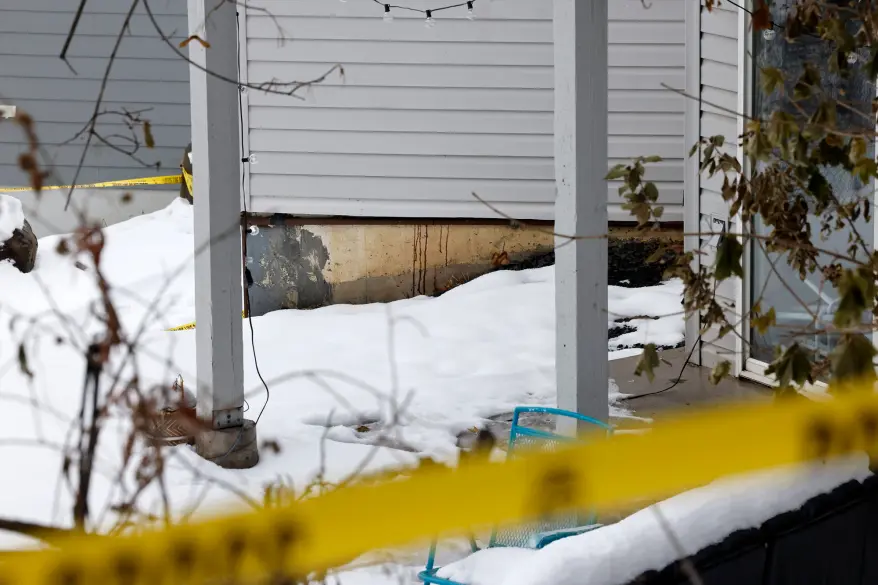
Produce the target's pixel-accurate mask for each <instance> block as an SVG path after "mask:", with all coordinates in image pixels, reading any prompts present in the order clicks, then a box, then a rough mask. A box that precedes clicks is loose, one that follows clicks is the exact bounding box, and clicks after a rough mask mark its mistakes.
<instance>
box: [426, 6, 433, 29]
mask: <svg viewBox="0 0 878 585" xmlns="http://www.w3.org/2000/svg"><path fill="white" fill-rule="evenodd" d="M424 26H425V27H427V28H433V27H434V26H436V21H435V20H434V19H433V11H432V10H428V11H427V20H426V21H424Z"/></svg>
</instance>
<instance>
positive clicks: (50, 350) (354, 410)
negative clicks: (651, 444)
mask: <svg viewBox="0 0 878 585" xmlns="http://www.w3.org/2000/svg"><path fill="white" fill-rule="evenodd" d="M0 199H2V197H0ZM4 225H5V224H4ZM0 235H2V234H0ZM105 237H106V241H107V245H106V249H105V251H104V254H103V259H102V262H101V269H102V271H103V273H104V274H105V275H106V277H107V279H108V280H109V281H110V283H111V284H112V285H113V289H112V295H113V299H114V301H115V304H116V307H117V309H118V311H119V314H120V318H121V322H122V325H123V327H124V330H125V331H126V332H127V334H128V335H130V336H132V337H134V336H136V335H137V336H138V339H139V342H138V348H139V349H138V353H137V356H136V359H135V360H134V363H133V364H132V363H129V364H127V365H123V364H122V362H121V360H120V359H119V357H120V356H115V357H114V359H113V360H112V361H111V365H110V367H109V368H108V370H109V371H110V372H111V373H113V374H115V373H116V372H117V371H122V372H123V373H124V374H125V375H127V376H132V375H133V374H134V373H135V371H136V374H137V377H138V380H139V383H140V386H141V388H142V389H154V390H155V392H156V393H161V392H164V391H167V390H168V389H169V388H170V387H171V385H172V384H173V382H174V380H175V379H176V378H177V376H178V375H182V377H183V379H184V380H185V381H186V383H187V384H188V385H189V386H192V384H193V383H194V381H195V371H194V366H195V361H194V357H195V344H194V341H195V334H194V332H192V331H184V332H173V333H171V332H166V331H165V329H166V328H168V327H171V326H174V325H179V324H182V323H186V322H189V321H192V320H194V307H195V302H196V299H195V296H194V288H193V280H194V276H193V258H192V255H193V246H192V208H191V207H190V206H189V205H188V204H186V203H185V202H183V201H180V200H177V201H175V202H173V203H171V204H170V205H169V206H168V207H167V208H166V209H163V210H161V211H158V212H155V213H152V214H149V215H144V216H142V217H137V218H134V219H131V220H129V221H126V222H124V223H121V224H117V225H113V226H110V227H109V228H107V229H105ZM60 241H61V237H60V236H50V237H46V238H43V239H41V240H40V251H39V256H38V259H37V267H36V269H35V271H34V272H33V273H31V274H28V275H22V274H20V273H18V272H17V271H16V270H15V269H14V268H13V267H12V266H11V265H10V264H6V263H3V264H0V283H2V286H0V406H2V408H3V409H4V414H5V415H6V416H5V424H4V425H2V426H0V465H2V467H3V469H4V470H13V471H14V478H12V479H8V480H6V481H4V482H3V484H2V488H0V517H3V518H12V519H20V520H28V521H35V522H41V523H46V524H54V525H61V526H67V525H69V524H70V523H71V518H70V509H71V506H72V502H71V493H70V490H69V489H68V486H67V484H66V483H65V481H64V480H63V476H62V474H61V469H62V462H63V455H62V449H63V446H64V445H66V444H69V441H70V437H71V436H73V435H72V434H71V433H72V431H71V429H72V426H73V422H74V420H75V418H76V415H77V412H78V409H79V405H80V401H81V392H82V382H83V378H84V375H85V371H84V361H83V359H82V348H83V347H84V346H85V345H86V344H87V343H88V342H89V341H90V339H91V338H92V336H93V335H94V334H96V333H98V332H100V331H101V330H102V327H101V323H100V321H99V320H98V318H97V317H96V315H97V314H99V313H100V311H98V310H97V304H96V300H97V299H98V298H99V291H98V289H97V287H96V284H95V278H94V267H93V266H92V265H91V263H90V261H89V259H88V258H87V257H86V256H84V255H79V256H78V257H76V258H73V257H71V256H70V255H65V254H61V253H60V252H59V251H58V250H57V248H58V244H59V242H60ZM76 261H78V262H79V263H80V264H79V266H78V267H77V265H76ZM553 282H554V269H553V268H552V267H548V268H541V269H535V270H527V271H522V272H511V271H501V272H494V273H491V274H488V275H486V276H483V277H481V278H479V279H476V280H474V281H472V282H470V283H468V284H465V285H463V286H460V287H458V288H456V289H454V290H452V291H450V292H448V293H446V294H445V295H443V296H441V297H439V298H427V297H418V298H413V299H407V300H403V301H398V302H395V303H390V304H374V305H365V306H333V307H327V308H323V309H318V310H314V311H278V312H275V313H271V314H269V315H266V316H264V317H258V318H254V319H253V326H254V334H255V347H256V356H257V358H258V362H259V368H260V370H261V372H262V375H263V376H264V378H265V380H266V382H267V384H268V386H269V388H270V391H271V395H270V399H269V400H268V402H267V404H266V392H265V389H264V388H263V387H262V385H261V383H260V382H259V379H258V377H257V374H256V369H255V363H254V355H253V352H252V351H251V348H250V345H249V343H245V351H244V361H245V363H244V368H245V372H244V373H245V385H246V388H247V398H248V405H249V412H248V414H247V416H248V417H249V418H257V417H259V416H260V413H261V417H260V418H259V426H258V432H259V436H260V439H261V440H263V441H264V440H271V441H273V442H274V444H275V445H276V446H277V447H278V450H277V452H275V451H274V450H272V449H269V448H263V449H262V451H261V457H262V459H261V462H260V464H259V465H258V466H257V467H256V468H254V469H251V470H247V471H228V470H223V469H220V468H219V467H217V466H215V465H213V464H210V463H207V462H205V461H203V460H201V459H200V458H198V457H197V456H195V455H194V453H193V452H192V451H191V449H190V448H188V447H186V446H181V447H176V448H173V449H170V450H169V451H170V459H169V461H168V464H167V466H168V468H167V473H166V480H167V486H168V491H169V500H170V507H171V509H172V511H173V514H174V516H176V517H181V516H185V515H189V514H192V513H195V514H197V513H202V512H209V511H210V510H212V509H216V508H219V507H222V508H223V509H224V510H228V509H229V506H230V505H233V504H240V505H241V506H243V505H244V504H242V503H241V502H242V500H243V499H246V498H250V499H251V500H256V501H260V500H261V498H262V490H263V487H264V486H265V485H266V484H267V483H269V482H274V481H277V480H279V479H283V480H284V481H285V482H286V483H287V484H292V485H293V486H296V487H298V488H302V487H303V486H304V485H306V484H307V483H308V482H311V481H312V480H314V479H315V478H317V477H318V475H319V476H322V477H323V479H325V480H327V481H330V482H337V481H341V480H343V479H344V478H346V477H347V476H348V475H350V474H352V473H355V472H356V471H357V470H361V471H363V470H365V471H372V470H378V469H382V468H388V467H394V466H406V465H411V464H413V463H414V462H415V461H416V460H417V458H418V457H419V456H430V457H433V458H435V459H437V460H441V461H452V462H453V461H454V460H455V459H456V457H457V447H456V443H457V436H458V434H459V433H461V432H463V431H465V430H466V429H468V428H471V427H473V426H478V425H481V424H482V423H483V421H484V419H485V418H486V417H489V416H493V415H497V414H502V413H506V412H510V411H511V410H512V408H513V407H514V406H516V405H520V404H531V405H533V404H538V405H552V404H554V403H555V398H556V397H555V381H554V377H555V372H554V354H555V335H554V285H553ZM681 293H682V286H681V284H680V283H679V282H674V281H672V282H669V283H665V284H663V285H660V286H657V287H650V288H645V289H625V288H620V287H610V290H609V302H610V307H609V308H610V315H609V316H608V327H614V326H618V325H619V323H623V324H624V325H625V326H626V327H627V328H629V329H628V332H627V333H624V334H623V335H621V336H620V337H617V338H616V339H614V340H612V341H611V344H610V347H609V348H608V349H609V350H610V351H609V352H608V357H609V359H615V358H619V357H624V356H629V355H635V354H636V353H638V351H639V350H637V349H620V348H630V347H632V346H637V345H642V344H644V343H647V342H654V343H657V344H658V345H662V346H674V345H677V344H679V343H680V342H681V341H682V339H683V329H684V325H683V316H682V314H681V307H680V295H681ZM242 327H243V328H244V335H245V340H247V341H248V342H249V338H250V330H249V324H248V322H247V321H242ZM22 347H23V355H26V356H27V360H26V362H24V361H22V359H21V355H22V352H21V351H20V348H22ZM23 366H24V367H23ZM28 372H32V373H33V374H34V375H33V376H32V377H31V376H30V375H29V374H28ZM619 398H620V394H619V393H618V388H616V387H615V385H614V384H611V385H610V387H609V389H608V401H609V402H610V404H611V408H612V411H613V413H614V414H615V415H616V416H626V415H628V414H630V413H627V412H626V411H624V410H623V409H621V408H619V407H618V406H617V405H616V404H615V402H616V401H617V400H618V399H619ZM263 409H264V410H263ZM113 413H114V415H115V416H114V418H113V419H112V421H111V423H110V424H108V425H107V426H106V428H105V429H104V431H103V434H102V438H101V443H100V445H99V449H98V461H97V474H96V476H95V480H94V485H93V488H92V492H91V493H92V496H91V502H90V504H91V509H92V510H93V511H95V512H96V513H97V516H98V518H99V520H100V522H101V525H102V526H109V525H111V524H112V520H113V514H114V513H113V512H111V511H110V507H111V506H112V505H113V504H116V503H118V502H119V501H120V500H121V498H122V497H123V496H124V494H125V493H131V492H132V491H133V490H134V489H135V479H134V477H133V476H132V474H131V473H127V474H123V476H122V480H121V481H120V480H119V477H118V474H119V470H120V469H121V467H122V460H123V451H124V449H123V446H124V444H125V440H126V437H127V434H128V432H129V430H130V423H129V419H128V417H127V416H124V413H123V412H122V409H121V408H114V409H113ZM395 419H397V420H398V423H397V424H390V423H391V421H393V420H395ZM359 425H366V426H368V427H369V428H370V432H359V431H358V430H357V426H359ZM327 428H328V430H327ZM379 437H380V438H381V440H382V441H384V442H385V443H390V444H392V445H394V447H396V448H389V447H380V448H376V447H375V446H374V444H375V443H376V441H377V440H378V438H379ZM138 449H141V450H142V449H143V447H138ZM848 475H850V474H848ZM7 477H8V476H7ZM827 482H828V483H831V482H832V481H831V480H827ZM827 482H824V483H823V484H819V486H823V485H824V484H825V483H827ZM766 485H768V484H766ZM815 485H817V484H815ZM819 486H818V487H819ZM704 489H706V490H708V491H707V492H703V493H702V494H701V495H698V493H696V492H693V493H694V494H695V495H692V496H686V497H688V498H692V499H691V500H687V499H685V498H684V496H679V497H680V498H684V499H683V500H680V501H681V502H683V503H682V504H680V506H681V507H680V508H679V510H680V512H679V515H680V517H681V518H682V517H685V515H686V514H687V513H689V512H686V510H690V509H692V510H700V511H699V513H705V512H704V510H705V509H704V508H703V507H702V508H699V507H698V506H699V505H700V504H698V503H699V502H703V501H705V500H704V498H705V497H707V496H705V495H704V494H708V495H709V494H714V495H715V494H717V493H719V492H721V491H722V489H720V488H711V487H708V488H704ZM711 490H713V491H711ZM717 490H719V492H718V491H717ZM711 497H713V496H711ZM699 498H700V499H699ZM708 499H710V498H708ZM714 499H716V498H714ZM160 501H161V499H160V497H159V493H158V492H157V491H156V490H154V489H153V490H148V491H147V492H146V493H145V494H144V495H143V496H142V498H141V500H140V502H141V504H143V505H144V506H146V507H147V508H148V509H149V511H151V512H158V511H159V510H160ZM710 501H714V500H710ZM795 501H797V500H796V499H795V498H792V499H790V500H789V501H788V502H786V503H785V504H784V505H795ZM686 502H689V503H686ZM675 505H676V504H673V503H671V504H669V505H668V507H667V510H666V512H667V514H668V515H669V516H674V514H676V513H675V512H674V510H677V508H675V507H674V506H675ZM716 505H719V504H716ZM693 506H694V507H693ZM763 513H767V512H766V511H765V510H762V511H761V512H759V513H754V514H751V515H750V516H747V518H748V521H750V520H754V519H758V518H757V517H761V516H759V514H763ZM637 518H638V516H637V515H635V516H632V517H631V518H629V519H628V520H626V521H625V522H628V523H629V525H630V526H632V528H631V530H637V531H641V532H642V531H644V530H646V531H647V533H648V534H647V536H646V537H645V538H647V539H653V540H650V541H649V542H653V544H650V545H649V546H650V547H655V550H656V551H657V552H656V553H655V555H653V556H648V557H645V558H648V562H649V563H652V564H654V563H659V562H666V561H667V562H670V561H669V560H668V558H669V556H668V550H667V546H665V545H660V544H658V540H656V539H657V538H658V537H656V536H655V535H654V529H650V528H648V527H647V524H648V523H649V519H648V518H647V517H644V516H640V517H639V518H640V519H639V520H638V519H637ZM754 521H755V520H754ZM650 530H652V531H653V532H649V531H650ZM620 531H621V532H620ZM632 534H633V533H631V532H626V529H625V528H624V523H620V524H619V525H616V526H614V527H610V528H606V529H602V530H600V531H598V532H595V533H593V534H591V535H586V536H583V537H579V538H578V539H571V540H570V541H564V542H563V543H558V544H557V545H552V546H551V547H549V548H547V549H545V550H544V551H541V552H539V553H532V554H529V553H526V552H524V553H521V552H520V551H519V553H520V554H517V555H516V557H515V559H516V560H515V562H516V563H519V564H520V570H518V569H516V570H515V571H513V572H512V575H511V576H510V581H509V582H510V583H516V584H517V583H522V584H523V583H537V582H542V581H540V579H541V578H542V577H541V575H545V574H551V573H553V572H558V571H562V573H563V571H566V570H567V569H563V570H562V569H558V567H559V566H562V565H564V566H567V565H568V564H569V565H570V566H575V567H576V571H573V572H570V571H568V572H567V573H564V574H568V573H569V574H571V575H572V574H574V573H576V574H578V575H579V576H581V575H583V574H585V573H584V572H587V571H592V572H591V573H588V574H592V575H604V576H606V578H605V579H604V577H601V579H604V580H600V579H598V577H597V576H595V579H596V580H594V581H591V580H589V581H588V582H589V584H590V585H597V583H599V582H600V583H603V582H606V583H610V582H612V580H613V579H615V578H616V577H617V576H618V575H620V574H621V573H619V572H618V571H615V569H614V570H610V569H607V567H612V566H615V564H616V563H617V564H618V565H624V566H625V567H626V570H628V571H629V572H630V571H631V570H634V569H635V568H638V567H640V565H637V564H631V563H629V562H628V560H627V559H626V560H625V561H624V562H623V561H622V559H621V558H618V559H617V557H616V556H613V555H617V554H618V551H617V552H613V551H615V550H616V547H617V546H622V544H619V542H620V541H624V540H625V539H630V538H632V536H631V535H632ZM649 534H652V536H649ZM614 535H617V536H614ZM708 536H709V537H710V538H714V537H717V536H718V535H717V534H710V535H708ZM614 539H615V540H614ZM23 544H25V543H23V542H22V539H21V538H20V537H17V536H13V535H10V534H6V533H0V550H2V549H4V548H10V547H13V546H21V545H23ZM693 546H694V544H693ZM611 549H612V550H611ZM586 550H587V551H590V552H587V553H586V552H583V551H586ZM650 550H653V548H650ZM399 554H401V555H403V558H402V560H399V561H398V562H396V563H383V564H381V565H380V566H372V567H366V568H360V569H355V570H350V571H347V572H346V573H344V574H343V575H342V581H343V583H345V585H372V584H376V583H384V582H388V581H394V582H397V580H396V579H394V578H393V575H401V576H402V577H403V579H404V580H409V581H410V580H412V579H413V577H414V574H415V569H416V566H417V565H419V564H421V563H422V562H423V560H424V554H423V551H416V552H415V553H399ZM490 554H503V553H490ZM406 555H409V556H406ZM607 555H609V556H607ZM460 556H463V553H462V549H458V550H457V551H456V552H453V553H452V556H451V557H450V558H452V559H453V558H455V557H460ZM567 556H570V558H573V559H575V562H573V561H570V562H573V564H570V563H567V561H563V559H565V558H567ZM478 558H479V556H478V555H477V556H476V557H474V559H475V560H473V561H470V562H471V563H472V562H477V563H479V562H482V561H479V560H478ZM608 559H609V560H608ZM613 559H616V560H613ZM443 560H447V559H443ZM671 560H672V559H671ZM644 562H647V561H644ZM502 564H504V565H509V566H511V563H510V562H507V561H503V562H502ZM488 565H491V563H490V562H488ZM589 567H591V568H589ZM458 569H459V570H466V571H469V573H468V574H470V575H471V576H472V577H473V579H474V580H475V581H476V582H486V581H485V580H482V581H479V580H480V579H486V580H490V581H491V582H492V583H496V582H498V580H497V578H496V575H492V574H491V570H488V571H486V570H485V569H484V568H482V569H478V568H477V567H476V568H473V567H471V566H469V565H461V566H459V567H458ZM450 570H451V569H450ZM614 571H615V572H614ZM559 574H560V573H559ZM625 574H627V573H625ZM528 575H529V576H530V577H528ZM632 576H633V575H632ZM552 582H553V583H562V582H565V581H563V580H559V581H552Z"/></svg>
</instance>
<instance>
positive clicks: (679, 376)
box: [620, 335, 701, 402]
mask: <svg viewBox="0 0 878 585" xmlns="http://www.w3.org/2000/svg"><path fill="white" fill-rule="evenodd" d="M700 343H701V335H699V336H698V339H696V340H695V343H694V344H692V349H691V350H689V355H687V356H686V361H685V362H683V367H681V368H680V373H679V374H677V377H676V379H675V380H674V381H673V382H672V383H671V385H670V386H668V387H666V388H662V389H661V390H656V391H655V392H646V393H645V394H635V395H634V396H626V397H625V398H622V399H621V400H620V402H630V401H632V400H637V399H639V398H646V397H647V396H656V395H658V394H664V393H665V392H668V391H670V390H673V389H674V388H676V387H677V385H678V384H680V382H682V381H683V372H684V371H686V366H688V365H689V362H690V361H691V360H692V354H694V353H695V349H696V348H697V347H698V346H699V344H700Z"/></svg>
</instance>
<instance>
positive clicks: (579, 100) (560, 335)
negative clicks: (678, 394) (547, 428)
mask: <svg viewBox="0 0 878 585" xmlns="http://www.w3.org/2000/svg"><path fill="white" fill-rule="evenodd" d="M610 1H613V0H610ZM608 4H609V2H608V1H607V0H588V1H583V0H554V9H555V15H554V21H555V25H554V27H555V182H556V186H557V196H556V200H555V231H556V232H557V233H558V234H560V235H559V236H558V237H556V241H555V245H556V252H555V261H556V263H555V314H556V318H557V324H556V343H557V345H556V350H555V351H556V370H557V386H558V406H559V407H560V408H563V409H566V410H571V411H574V412H578V413H580V414H584V415H587V416H590V417H592V418H595V419H598V420H601V421H606V420H607V419H608V418H609V407H608V399H607V383H608V365H607V272H608V269H607V240H606V238H605V237H603V236H605V235H606V233H607V183H606V181H605V179H604V177H605V176H606V174H607V161H608V156H607V101H608V99H607V76H608V74H607V68H608V62H607V42H608V39H607V35H608V33H607V27H608V24H607V21H608ZM574 234H575V235H577V236H585V238H584V239H577V240H573V241H571V240H570V239H569V238H565V237H563V236H564V235H574ZM559 424H561V425H566V424H568V423H566V422H565V423H559ZM559 430H560V431H561V432H564V433H572V432H575V428H570V427H569V426H561V427H559Z"/></svg>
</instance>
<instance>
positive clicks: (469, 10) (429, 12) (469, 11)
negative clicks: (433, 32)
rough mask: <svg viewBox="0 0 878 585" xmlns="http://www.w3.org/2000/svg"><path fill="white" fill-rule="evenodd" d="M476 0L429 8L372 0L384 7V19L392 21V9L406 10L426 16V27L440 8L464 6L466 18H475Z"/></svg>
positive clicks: (448, 8) (429, 26)
mask: <svg viewBox="0 0 878 585" xmlns="http://www.w3.org/2000/svg"><path fill="white" fill-rule="evenodd" d="M341 1H342V2H347V0H341ZM477 1H478V0H467V1H465V2H458V3H457V4H449V5H448V6H440V7H439V8H430V9H421V8H412V7H411V6H400V5H398V4H387V3H385V2H382V1H381V0H372V2H374V3H375V4H378V5H380V6H383V7H384V21H385V22H392V21H393V13H392V10H408V11H409V12H417V13H420V14H423V15H424V16H426V17H427V20H426V22H425V23H424V26H426V27H427V28H433V26H435V24H436V19H435V18H433V13H434V12H441V11H442V10H451V9H453V8H462V7H464V6H465V7H466V18H467V20H475V18H476V15H475V12H474V10H473V6H474V4H475V3H476V2H477Z"/></svg>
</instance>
